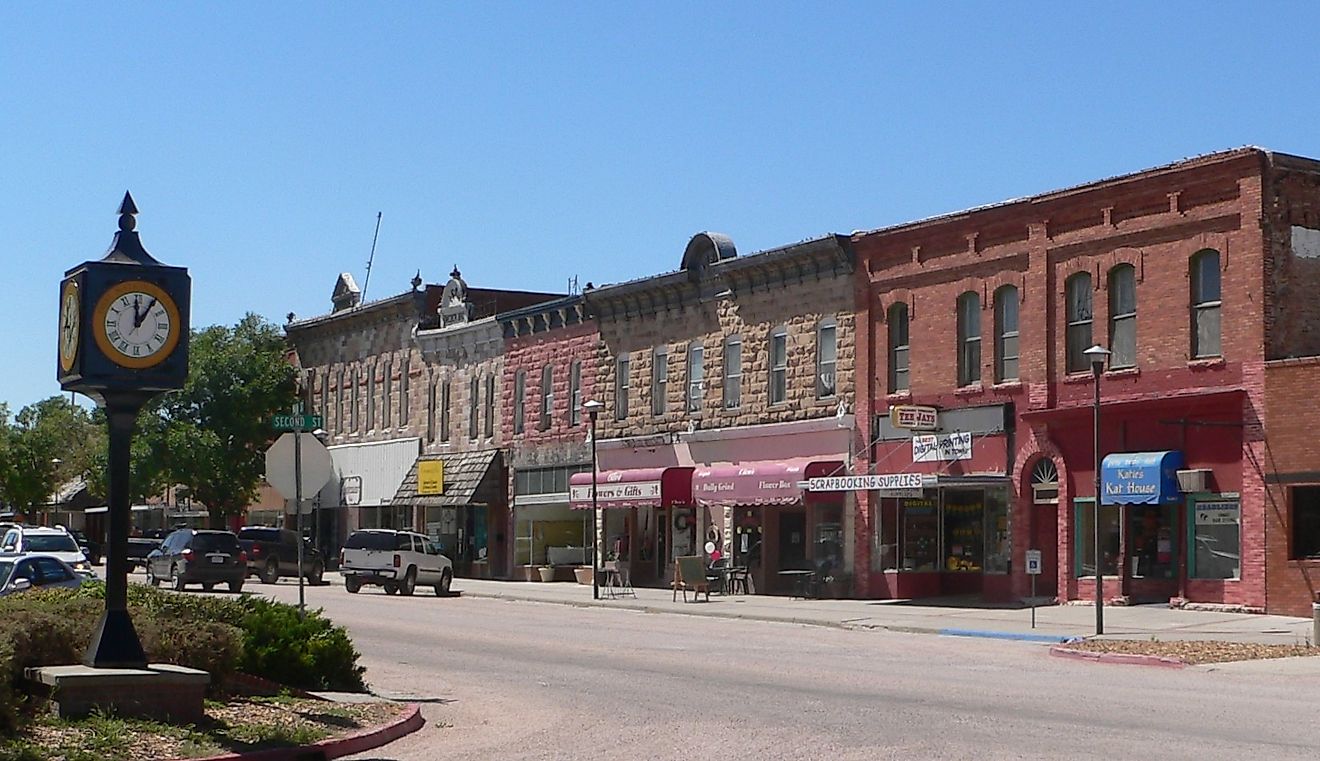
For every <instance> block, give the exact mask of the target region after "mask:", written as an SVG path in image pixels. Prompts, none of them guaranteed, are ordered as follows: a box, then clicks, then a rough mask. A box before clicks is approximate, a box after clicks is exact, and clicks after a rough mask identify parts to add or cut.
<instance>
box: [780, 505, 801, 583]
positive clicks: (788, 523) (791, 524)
mask: <svg viewBox="0 0 1320 761" xmlns="http://www.w3.org/2000/svg"><path fill="white" fill-rule="evenodd" d="M806 567H807V514H806V513H802V512H794V511H788V510H785V511H783V512H780V513H779V568H780V570H784V569H789V568H806Z"/></svg>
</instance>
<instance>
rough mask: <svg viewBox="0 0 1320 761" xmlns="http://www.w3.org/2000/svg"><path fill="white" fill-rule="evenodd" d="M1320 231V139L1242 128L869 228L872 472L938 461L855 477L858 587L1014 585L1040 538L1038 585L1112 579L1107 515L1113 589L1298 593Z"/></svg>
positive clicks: (1319, 514) (1315, 533) (1310, 455)
mask: <svg viewBox="0 0 1320 761" xmlns="http://www.w3.org/2000/svg"><path fill="white" fill-rule="evenodd" d="M1317 231H1320V163H1318V162H1314V161H1311V160H1308V159H1301V158H1297V157H1292V156H1286V155H1282V154H1277V153H1271V152H1268V151H1264V150H1260V149H1256V148H1243V149H1238V150H1233V151H1227V152H1223V153H1218V154H1213V155H1209V156H1205V157H1201V158H1197V159H1192V160H1188V161H1183V162H1179V163H1177V164H1172V165H1169V166H1165V167H1160V168H1157V169H1152V170H1148V171H1144V172H1139V173H1137V174H1133V175H1128V176H1124V177H1118V178H1114V179H1109V180H1103V181H1100V182H1095V183H1091V184H1088V185H1083V186H1080V187H1076V188H1071V189H1066V190H1060V191H1056V192H1052V193H1047V194H1043V195H1039V196H1035V197H1031V198H1027V199H1022V200H1016V201H1010V202H1006V203H1002V204H998V205H994V206H989V207H984V208H979V209H975V210H971V211H967V212H960V213H955V214H950V215H946V216H941V217H936V218H933V219H928V220H924V221H920V222H914V223H909V224H903V225H898V226H895V227H891V228H885V229H880V230H874V231H870V232H865V233H859V234H856V235H854V238H853V243H854V249H855V251H856V255H857V272H858V273H859V277H858V279H857V283H858V290H857V299H858V316H857V325H858V330H857V368H858V380H857V398H858V421H859V424H860V425H862V426H863V430H864V432H865V434H866V441H868V442H871V443H870V445H869V446H868V447H866V450H867V451H865V452H864V453H862V457H861V458H860V459H859V464H858V467H857V471H856V472H859V473H867V472H869V473H874V474H897V473H922V474H924V475H925V476H926V477H925V478H924V479H923V481H922V487H921V488H920V489H918V490H917V491H915V492H913V491H907V492H879V491H872V492H863V493H859V495H858V510H857V512H856V516H855V517H856V526H855V532H856V533H855V535H856V536H857V545H856V553H855V571H856V582H857V583H856V588H857V592H858V594H859V595H860V596H866V597H916V596H930V595H949V594H976V595H981V596H983V597H985V598H987V599H1011V598H1018V597H1021V596H1024V595H1026V594H1027V592H1028V589H1029V578H1028V576H1027V574H1026V572H1025V571H1026V568H1025V565H1026V564H1025V561H1024V558H1025V551H1026V550H1028V549H1038V550H1040V551H1041V552H1042V555H1043V569H1042V571H1043V572H1042V574H1041V575H1040V576H1039V577H1038V585H1039V586H1038V593H1039V594H1044V595H1048V596H1057V598H1059V599H1060V600H1069V599H1092V598H1093V595H1094V588H1095V584H1094V579H1095V573H1096V571H1095V569H1096V565H1097V558H1096V547H1095V536H1096V534H1097V530H1096V525H1095V521H1096V520H1097V518H1098V521H1099V524H1100V525H1099V532H1098V533H1099V535H1100V539H1101V541H1100V544H1101V547H1100V550H1099V551H1100V555H1101V557H1100V559H1099V560H1100V565H1101V566H1102V568H1103V572H1104V574H1105V577H1106V585H1105V592H1106V596H1107V598H1119V599H1120V600H1131V601H1134V602H1135V601H1155V600H1158V601H1166V600H1172V601H1175V602H1180V601H1190V602H1193V603H1208V604H1221V605H1227V606H1236V607H1243V608H1252V609H1266V608H1268V609H1269V610H1271V611H1278V612H1301V611H1302V609H1303V607H1304V606H1306V603H1308V602H1309V600H1310V594H1311V593H1312V592H1314V591H1315V588H1314V585H1315V582H1316V581H1320V578H1318V577H1320V563H1313V561H1310V560H1307V559H1306V557H1307V556H1309V555H1320V487H1316V486H1313V485H1315V484H1320V452H1317V451H1315V449H1314V446H1313V445H1311V443H1310V441H1311V440H1310V439H1309V437H1308V432H1309V431H1313V430H1315V424H1316V423H1320V419H1317V420H1309V418H1306V417H1304V416H1305V415H1316V416H1317V417H1320V414H1317V413H1311V412H1310V411H1309V410H1310V407H1313V406H1314V405H1308V404H1307V402H1308V400H1307V399H1306V396H1307V394H1313V393H1314V388H1315V384H1314V383H1313V382H1312V380H1313V379H1316V378H1317V376H1318V374H1320V365H1317V364H1316V363H1315V361H1313V360H1299V359H1297V358H1300V357H1313V356H1316V355H1320V319H1317V318H1318V317H1320V315H1317V312H1318V311H1320V307H1317V306H1316V303H1317V302H1316V301H1315V299H1314V297H1313V295H1312V294H1313V293H1314V286H1315V284H1317V283H1320V232H1317ZM1093 344H1099V345H1100V346H1102V347H1107V348H1108V349H1110V350H1111V351H1112V354H1111V355H1110V358H1109V361H1108V364H1107V365H1106V366H1105V369H1104V372H1103V374H1102V376H1101V377H1100V381H1099V387H1100V394H1101V405H1100V407H1101V423H1100V439H1101V441H1100V452H1101V454H1102V455H1104V456H1105V457H1106V458H1107V459H1106V462H1105V466H1104V467H1102V468H1101V472H1102V481H1103V483H1102V488H1101V491H1102V494H1103V495H1105V496H1104V497H1103V498H1102V499H1101V507H1100V509H1099V511H1097V510H1096V509H1095V507H1094V499H1095V496H1096V488H1095V466H1094V461H1095V447H1094V446H1093V442H1092V436H1093V427H1092V409H1093V394H1094V393H1095V382H1094V379H1093V376H1092V370H1091V363H1090V359H1089V358H1088V357H1087V356H1086V355H1085V354H1084V350H1085V349H1086V348H1087V347H1089V346H1091V345H1093ZM905 405H915V406H928V407H934V408H937V409H938V416H937V421H936V425H935V430H929V431H919V432H914V431H912V430H910V429H907V428H902V427H895V426H894V425H893V424H892V422H891V421H890V419H889V418H888V416H887V414H888V413H889V412H890V409H891V407H894V406H905ZM1267 487H1268V488H1267ZM1097 512H1098V516H1097ZM868 538H869V540H868ZM1111 577H1112V578H1111Z"/></svg>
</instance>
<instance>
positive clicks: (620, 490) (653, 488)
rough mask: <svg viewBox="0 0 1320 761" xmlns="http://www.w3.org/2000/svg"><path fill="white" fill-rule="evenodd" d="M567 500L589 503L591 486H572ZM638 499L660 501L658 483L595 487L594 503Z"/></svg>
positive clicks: (616, 484)
mask: <svg viewBox="0 0 1320 761" xmlns="http://www.w3.org/2000/svg"><path fill="white" fill-rule="evenodd" d="M569 499H570V500H571V501H573V502H583V503H585V502H590V501H591V484H586V485H582V484H574V485H573V486H572V487H571V489H570V493H569ZM639 499H646V500H657V501H658V500H659V499H660V482H659V481H631V482H622V483H620V482H608V481H601V482H600V483H598V484H597V485H596V501H598V502H619V501H622V500H639Z"/></svg>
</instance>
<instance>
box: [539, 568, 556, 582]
mask: <svg viewBox="0 0 1320 761" xmlns="http://www.w3.org/2000/svg"><path fill="white" fill-rule="evenodd" d="M536 571H537V573H539V574H541V581H554V580H555V567H554V566H552V565H543V566H541V567H539V568H537V569H536Z"/></svg>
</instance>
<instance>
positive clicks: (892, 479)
mask: <svg viewBox="0 0 1320 761" xmlns="http://www.w3.org/2000/svg"><path fill="white" fill-rule="evenodd" d="M935 483H936V478H935V476H931V475H922V474H921V473H873V474H870V475H861V476H825V477H823V478H811V479H808V480H807V491H813V492H817V491H820V492H824V491H878V492H880V496H882V497H920V496H921V493H922V490H923V489H925V488H926V487H927V486H934V485H935Z"/></svg>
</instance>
